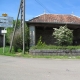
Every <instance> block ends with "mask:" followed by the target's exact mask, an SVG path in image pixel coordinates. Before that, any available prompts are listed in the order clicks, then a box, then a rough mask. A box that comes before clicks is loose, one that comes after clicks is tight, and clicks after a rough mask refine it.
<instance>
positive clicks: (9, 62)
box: [0, 56, 80, 80]
mask: <svg viewBox="0 0 80 80" xmlns="http://www.w3.org/2000/svg"><path fill="white" fill-rule="evenodd" d="M0 80H80V60H54V59H31V58H29V59H28V58H18V57H7V56H0Z"/></svg>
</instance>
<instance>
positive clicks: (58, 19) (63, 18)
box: [29, 14, 80, 24]
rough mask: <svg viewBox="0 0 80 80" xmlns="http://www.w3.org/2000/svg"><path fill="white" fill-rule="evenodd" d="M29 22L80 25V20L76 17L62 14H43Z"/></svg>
mask: <svg viewBox="0 0 80 80" xmlns="http://www.w3.org/2000/svg"><path fill="white" fill-rule="evenodd" d="M29 22H48V23H49V22H51V23H74V24H80V18H79V17H77V16H75V15H61V14H43V15H40V16H37V17H35V18H33V19H31V20H29Z"/></svg>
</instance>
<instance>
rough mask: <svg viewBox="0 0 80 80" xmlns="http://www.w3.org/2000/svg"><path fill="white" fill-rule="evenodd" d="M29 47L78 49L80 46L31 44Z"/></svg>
mask: <svg viewBox="0 0 80 80" xmlns="http://www.w3.org/2000/svg"><path fill="white" fill-rule="evenodd" d="M31 49H57V50H58V49H69V50H71V49H73V50H74V49H80V46H55V45H44V46H37V45H36V46H33V47H31Z"/></svg>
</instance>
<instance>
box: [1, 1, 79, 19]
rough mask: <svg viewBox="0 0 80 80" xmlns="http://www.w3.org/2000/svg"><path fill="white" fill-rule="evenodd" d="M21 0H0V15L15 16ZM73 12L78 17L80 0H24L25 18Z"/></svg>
mask: <svg viewBox="0 0 80 80" xmlns="http://www.w3.org/2000/svg"><path fill="white" fill-rule="evenodd" d="M20 1H21V0H0V16H2V14H3V13H7V14H8V16H10V17H13V18H14V19H16V18H17V15H18V10H19V5H20ZM44 12H45V13H47V14H73V15H76V16H78V17H80V0H25V20H30V19H32V18H34V17H36V16H39V15H41V14H44Z"/></svg>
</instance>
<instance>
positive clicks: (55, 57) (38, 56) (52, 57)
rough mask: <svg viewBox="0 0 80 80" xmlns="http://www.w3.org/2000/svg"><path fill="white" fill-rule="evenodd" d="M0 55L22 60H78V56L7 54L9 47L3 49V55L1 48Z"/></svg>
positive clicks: (79, 57)
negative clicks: (22, 58) (21, 58)
mask: <svg viewBox="0 0 80 80" xmlns="http://www.w3.org/2000/svg"><path fill="white" fill-rule="evenodd" d="M0 55H5V56H13V57H24V58H47V59H80V56H41V55H31V54H29V53H28V52H26V53H25V54H23V53H22V52H16V53H15V52H14V51H12V52H11V53H10V52H9V47H5V53H3V48H2V47H1V48H0Z"/></svg>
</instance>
